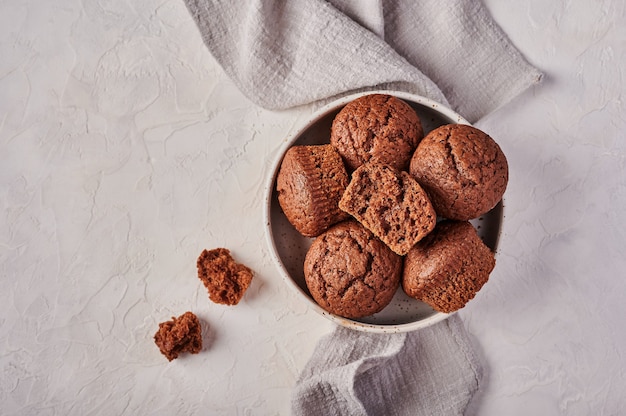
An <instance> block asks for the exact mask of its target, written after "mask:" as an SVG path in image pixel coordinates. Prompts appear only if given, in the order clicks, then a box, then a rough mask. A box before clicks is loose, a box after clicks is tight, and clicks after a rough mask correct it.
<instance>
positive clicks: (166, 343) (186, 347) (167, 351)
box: [154, 312, 202, 361]
mask: <svg viewBox="0 0 626 416" xmlns="http://www.w3.org/2000/svg"><path fill="white" fill-rule="evenodd" d="M154 343H155V344H156V345H157V346H158V347H159V350H161V353H162V354H163V355H165V358H167V359H168V360H169V361H172V360H174V359H176V358H178V354H181V353H183V352H189V353H191V354H197V353H199V352H200V351H201V350H202V327H201V325H200V321H199V320H198V317H197V316H196V315H194V314H193V313H192V312H185V313H184V314H182V315H181V316H179V317H178V318H176V317H174V316H173V317H172V320H171V321H166V322H161V323H160V324H159V330H158V331H157V332H156V334H154Z"/></svg>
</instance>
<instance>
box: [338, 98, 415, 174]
mask: <svg viewBox="0 0 626 416" xmlns="http://www.w3.org/2000/svg"><path fill="white" fill-rule="evenodd" d="M423 136H424V131H423V129H422V123H421V121H420V119H419V117H418V116H417V113H416V112H415V110H413V108H412V107H411V106H410V105H409V104H407V103H406V102H404V101H402V100H401V99H399V98H396V97H393V96H391V95H385V94H370V95H365V96H362V97H359V98H357V99H355V100H353V101H351V102H350V103H348V104H347V105H346V106H345V107H344V108H342V109H341V111H339V113H338V114H337V115H336V116H335V118H334V120H333V123H332V127H331V133H330V143H331V144H332V145H333V146H334V147H335V148H336V149H337V151H338V152H339V154H340V155H341V157H343V159H344V161H345V162H346V165H347V167H348V169H349V170H355V169H356V168H358V167H359V166H361V165H362V164H364V163H366V162H369V161H378V162H382V163H386V164H389V165H391V166H393V167H395V168H396V169H398V170H405V169H406V168H407V166H408V164H409V161H410V159H411V155H412V154H413V151H414V150H415V148H416V147H417V145H418V143H419V142H420V140H421V139H422V137H423Z"/></svg>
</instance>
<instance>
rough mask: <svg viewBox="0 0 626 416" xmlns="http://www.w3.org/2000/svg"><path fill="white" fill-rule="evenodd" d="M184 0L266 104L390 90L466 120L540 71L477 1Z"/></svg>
mask: <svg viewBox="0 0 626 416" xmlns="http://www.w3.org/2000/svg"><path fill="white" fill-rule="evenodd" d="M184 1H185V4H186V5H187V8H188V9H189V11H190V13H191V15H192V16H193V18H194V20H195V22H196V23H197V26H198V28H199V29H200V33H201V35H202V38H203V40H204V43H205V44H206V46H207V48H208V49H209V51H210V52H211V54H212V55H213V57H214V58H215V59H216V60H217V61H218V62H219V63H220V65H221V66H222V68H223V69H224V71H225V72H226V74H227V75H228V76H229V77H230V78H231V79H232V80H233V82H235V83H236V84H237V86H238V87H239V88H240V90H241V91H242V92H243V93H244V94H245V95H246V96H247V97H248V98H249V99H250V100H252V101H253V102H255V103H256V104H258V105H260V106H261V107H264V108H268V109H285V108H289V107H293V106H297V105H301V104H305V103H311V102H315V101H320V100H328V99H331V98H336V97H338V96H340V95H344V94H346V93H348V92H355V91H359V90H367V89H397V90H404V91H408V92H412V93H416V94H420V95H423V96H426V97H429V98H431V99H433V100H435V101H439V102H441V103H442V104H448V105H450V106H451V107H452V108H453V109H455V110H457V111H458V112H459V113H461V114H462V115H463V116H464V117H465V118H466V119H468V120H469V121H470V122H474V121H476V120H478V119H479V118H481V117H482V116H484V115H485V114H487V113H489V112H490V111H493V110H494V109H496V108H497V107H499V106H501V105H503V104H505V103H506V102H508V101H509V100H510V99H512V98H513V97H515V96H516V95H517V94H519V93H520V92H521V91H522V90H524V89H525V88H527V87H528V86H529V85H531V84H532V83H535V82H538V81H539V79H540V77H541V75H540V73H539V72H538V71H537V70H536V69H535V68H533V67H532V66H531V65H529V64H528V63H527V62H526V60H525V59H524V58H523V57H522V56H521V54H520V53H519V52H518V51H517V49H515V47H514V46H513V45H512V44H511V43H510V42H509V40H508V39H507V37H506V36H505V34H504V33H503V32H502V30H500V28H499V27H498V26H497V25H496V24H495V23H494V22H493V20H492V19H491V17H490V16H489V14H488V12H487V11H486V10H485V9H484V7H483V5H482V3H481V2H479V1H476V0H386V1H384V2H383V0H361V1H358V0H332V1H328V2H327V1H324V0H291V1H283V0H249V1H230V0H225V1H220V0H184Z"/></svg>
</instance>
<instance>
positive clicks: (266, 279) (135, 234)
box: [0, 0, 626, 415]
mask: <svg viewBox="0 0 626 416" xmlns="http://www.w3.org/2000/svg"><path fill="white" fill-rule="evenodd" d="M486 4H487V6H488V7H489V9H490V10H491V11H492V13H493V15H494V17H495V19H496V20H497V21H498V22H499V23H500V25H501V26H502V27H503V28H504V30H505V31H506V32H507V33H508V34H509V36H510V38H511V39H512V40H513V42H514V43H515V44H516V45H517V46H518V47H519V48H520V49H521V50H522V52H523V53H524V54H525V55H526V56H527V57H528V59H529V60H530V61H531V62H532V63H534V64H535V65H537V66H538V67H540V68H541V69H542V70H543V71H544V72H545V74H546V76H545V79H544V82H543V84H542V85H540V86H538V87H535V88H532V89H531V90H529V91H528V92H526V93H525V94H523V95H522V96H520V97H519V98H518V99H516V100H515V101H514V102H512V103H511V104H510V105H507V106H506V107H504V108H501V109H500V110H498V111H497V112H495V113H493V114H491V115H490V116H488V117H487V118H485V119H483V120H482V121H481V122H480V123H479V127H481V128H483V129H484V130H485V131H487V132H488V133H489V134H491V135H492V136H493V137H494V138H496V139H497V140H498V141H499V143H500V144H501V146H502V147H503V149H504V151H505V152H506V154H507V156H508V159H509V163H510V168H511V181H510V184H509V188H508V190H507V194H506V198H507V206H506V218H505V223H504V230H503V236H502V239H501V246H500V253H499V258H498V266H497V269H496V272H494V275H493V277H492V279H491V281H490V282H489V284H488V285H486V286H485V287H484V289H483V290H482V291H481V292H480V293H479V295H478V296H477V298H476V299H475V300H474V301H473V302H471V303H470V304H469V305H468V306H467V307H466V308H465V309H464V310H463V311H462V312H461V316H462V317H463V319H464V322H465V323H466V326H467V328H468V329H469V331H470V332H471V333H472V334H473V336H474V339H475V341H476V344H477V348H478V350H479V352H480V354H481V355H482V356H483V357H484V360H485V366H486V369H487V375H488V377H487V379H486V383H485V384H484V387H483V389H482V391H481V392H480V393H479V394H478V396H477V397H476V400H475V401H474V403H472V406H471V409H470V412H471V413H473V414H479V415H527V414H541V415H558V414H563V415H565V414H567V415H590V414H594V415H618V414H623V412H624V409H626V399H625V398H624V397H625V396H624V392H625V391H626V374H625V371H626V348H625V347H624V346H625V345H626V329H624V322H623V320H624V317H626V272H625V270H626V255H625V248H624V247H625V246H626V215H625V213H624V212H625V211H624V209H625V208H624V207H625V205H626V175H625V157H626V145H625V143H626V108H625V105H624V91H625V77H626V10H625V6H624V3H623V2H621V1H620V0H612V1H600V0H598V1H594V0H581V1H576V2H572V1H566V0H559V1H551V2H546V1H542V0H527V1H515V0H506V1H496V0H487V1H486ZM310 112H311V108H309V107H303V108H299V109H294V110H290V111H286V112H270V111H265V110H263V109H260V108H258V107H255V106H254V105H253V104H252V103H251V102H249V101H248V100H247V99H245V98H244V97H243V96H242V95H241V94H240V93H239V91H238V90H237V89H236V88H235V87H234V85H233V84H232V83H231V82H230V81H229V80H228V79H227V78H226V77H225V76H224V74H223V73H222V71H221V69H220V68H219V67H218V66H217V64H216V63H215V61H214V60H213V59H212V58H211V57H210V55H209V54H208V52H207V51H206V49H205V48H204V46H203V45H202V42H201V39H200V36H199V34H198V32H197V30H196V28H195V26H193V22H192V20H191V17H190V16H189V15H188V13H187V10H186V9H185V7H184V5H183V3H182V2H181V1H178V0H165V1H162V0H136V1H132V2H130V1H123V0H108V1H106V0H103V1H79V0H60V1H55V2H40V1H35V0H23V1H20V2H16V1H9V0H4V1H0V208H1V210H0V212H1V214H0V279H1V280H0V283H1V285H2V289H1V290H0V371H1V374H2V375H1V379H0V414H3V415H24V414H43V415H69V414H71V415H87V414H116V415H118V414H119V415H121V414H125V415H126V414H127V415H136V414H157V415H172V414H214V415H234V414H238V415H278V414H280V415H285V414H288V413H289V405H288V397H289V394H290V391H291V388H292V386H293V385H294V383H295V380H296V378H297V376H298V373H299V371H300V370H301V369H302V367H303V366H304V364H305V362H306V361H307V359H308V358H309V356H310V354H311V352H312V350H313V348H314V345H315V343H316V341H317V340H318V339H319V337H320V336H321V335H323V334H325V333H328V332H329V331H330V330H331V328H332V325H331V324H330V323H329V322H328V321H326V320H325V319H324V318H321V317H319V316H317V315H316V314H315V313H314V312H313V311H310V310H308V309H307V307H305V306H304V305H301V304H299V303H297V302H296V301H295V300H294V299H293V297H292V296H291V293H290V291H289V290H288V288H286V287H285V286H284V285H283V284H282V282H281V281H280V279H279V278H278V277H277V271H276V268H275V267H274V266H273V265H272V264H271V263H270V261H269V256H268V251H267V248H266V247H265V242H264V228H263V221H262V202H263V186H264V177H265V176H266V175H267V174H268V169H269V161H270V160H272V159H273V158H274V156H275V155H276V151H277V150H278V148H279V146H280V145H281V142H282V140H283V138H285V137H286V135H287V134H288V133H289V132H290V131H291V130H292V129H294V128H296V127H297V126H298V124H299V123H301V122H303V120H305V119H306V117H307V116H308V115H309V114H310ZM219 246H224V247H228V248H230V249H231V250H232V252H233V255H234V256H235V257H236V258H237V260H239V261H242V262H244V263H246V264H248V265H249V266H250V267H252V268H253V269H254V270H255V271H256V272H257V276H256V277H255V280H254V282H253V284H252V286H251V288H250V289H249V292H248V293H247V294H246V297H245V299H244V301H243V302H242V303H241V304H240V305H238V306H237V307H234V308H228V307H224V306H219V305H214V304H212V303H210V302H209V301H208V298H207V294H206V291H205V289H204V287H202V285H201V283H200V281H199V280H198V279H197V277H196V270H195V260H196V258H197V256H198V254H199V253H200V251H201V250H202V249H203V248H213V247H219ZM186 310H191V311H193V312H195V313H196V314H197V315H198V316H199V317H200V319H201V320H202V322H203V324H204V326H205V328H206V327H208V329H205V333H204V340H205V349H204V351H202V353H200V354H198V355H186V356H184V357H183V358H180V359H178V360H176V361H174V362H172V363H168V362H167V360H165V358H164V357H163V356H162V355H161V354H160V353H159V351H158V349H157V348H156V346H155V345H154V343H153V340H152V336H153V334H154V332H155V331H156V329H157V327H158V322H161V321H163V320H166V319H169V318H170V317H171V316H172V315H180V314H181V313H183V312H184V311H186Z"/></svg>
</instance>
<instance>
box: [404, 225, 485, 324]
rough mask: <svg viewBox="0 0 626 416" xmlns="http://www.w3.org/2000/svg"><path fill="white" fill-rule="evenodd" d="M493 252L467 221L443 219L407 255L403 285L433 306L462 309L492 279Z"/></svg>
mask: <svg viewBox="0 0 626 416" xmlns="http://www.w3.org/2000/svg"><path fill="white" fill-rule="evenodd" d="M495 263H496V261H495V257H494V254H493V252H492V251H491V250H490V249H489V247H487V246H486V245H485V244H484V243H483V241H482V240H481V239H480V237H479V236H478V234H477V232H476V230H475V229H474V227H473V226H472V224H471V223H469V222H467V221H449V220H447V221H442V222H440V223H439V224H437V226H436V227H435V230H434V231H433V232H432V233H430V234H429V235H428V236H426V238H424V239H423V240H422V241H420V242H419V243H417V244H416V245H415V246H414V247H413V248H412V249H411V250H410V251H409V253H408V254H407V255H406V257H405V258H404V270H403V275H402V288H403V290H404V292H405V293H406V294H407V295H408V296H411V297H413V298H415V299H418V300H421V301H423V302H425V303H427V304H428V305H430V306H431V307H432V308H433V309H435V310H437V311H440V312H445V313H450V312H453V311H456V310H458V309H461V308H462V307H464V306H465V305H466V304H467V302H469V301H470V300H471V299H472V298H473V297H474V296H475V295H476V293H477V292H478V291H479V290H480V289H481V288H482V286H483V285H484V284H485V283H486V282H487V280H488V279H489V274H490V273H491V271H492V270H493V268H494V267H495Z"/></svg>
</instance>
